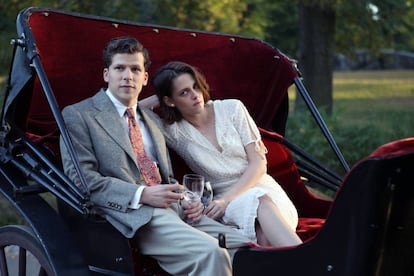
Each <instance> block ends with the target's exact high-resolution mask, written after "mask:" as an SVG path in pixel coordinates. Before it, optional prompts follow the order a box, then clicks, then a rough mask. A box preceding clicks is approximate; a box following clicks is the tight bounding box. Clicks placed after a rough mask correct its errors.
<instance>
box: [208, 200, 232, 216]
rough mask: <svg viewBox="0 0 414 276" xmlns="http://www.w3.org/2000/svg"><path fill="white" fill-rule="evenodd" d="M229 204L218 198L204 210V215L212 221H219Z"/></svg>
mask: <svg viewBox="0 0 414 276" xmlns="http://www.w3.org/2000/svg"><path fill="white" fill-rule="evenodd" d="M227 205H229V202H228V201H226V200H224V199H222V198H220V199H216V200H213V201H212V202H210V204H209V205H208V206H207V208H206V209H205V210H204V214H205V215H206V216H208V217H210V218H212V219H215V220H219V219H221V218H222V217H223V216H224V213H225V212H226V208H227Z"/></svg>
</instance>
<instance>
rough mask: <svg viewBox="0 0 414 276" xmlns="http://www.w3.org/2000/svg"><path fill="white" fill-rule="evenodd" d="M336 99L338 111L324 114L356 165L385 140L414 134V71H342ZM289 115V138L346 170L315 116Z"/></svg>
mask: <svg viewBox="0 0 414 276" xmlns="http://www.w3.org/2000/svg"><path fill="white" fill-rule="evenodd" d="M333 98H334V110H333V114H332V115H331V116H327V115H326V114H322V116H323V118H324V120H325V122H326V123H327V125H328V128H329V130H330V131H331V133H332V135H333V136H334V138H335V141H336V143H337V144H338V147H339V148H340V149H341V151H342V153H343V155H344V158H345V160H346V161H347V162H348V164H349V165H350V166H352V165H354V164H355V163H356V162H357V161H358V160H360V159H362V158H364V157H365V156H367V155H369V154H370V153H371V152H372V151H373V150H375V149H376V148H377V147H378V146H380V145H382V144H385V143H387V142H390V141H393V140H397V139H402V138H406V137H412V136H414V70H407V71H356V72H355V71H354V72H336V73H335V74H334V94H333ZM289 116H290V117H289V121H288V127H287V134H286V137H288V138H289V139H290V140H291V141H293V142H296V143H297V144H299V145H301V146H302V147H303V148H304V149H305V150H306V151H307V152H309V153H311V154H312V155H313V156H315V157H317V159H318V160H320V161H321V162H323V163H324V164H326V165H327V166H328V167H330V168H333V169H334V170H336V171H338V172H340V173H341V174H343V172H344V171H343V169H342V168H341V166H340V164H339V162H337V161H336V160H335V157H334V155H333V154H332V153H331V150H330V148H329V146H325V145H326V142H325V140H324V138H323V136H322V135H321V134H320V131H319V129H318V128H317V127H315V124H314V122H313V119H311V118H309V116H306V115H304V114H302V113H299V112H291V114H290V115H289Z"/></svg>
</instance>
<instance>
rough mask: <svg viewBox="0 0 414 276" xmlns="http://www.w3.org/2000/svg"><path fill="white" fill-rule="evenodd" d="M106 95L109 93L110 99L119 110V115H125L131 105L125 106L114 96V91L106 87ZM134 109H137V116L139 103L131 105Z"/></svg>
mask: <svg viewBox="0 0 414 276" xmlns="http://www.w3.org/2000/svg"><path fill="white" fill-rule="evenodd" d="M105 93H106V95H108V97H109V99H110V100H111V102H112V103H113V104H114V105H115V108H116V111H118V113H119V116H120V117H123V116H124V115H125V111H126V110H127V108H128V107H129V106H125V105H124V104H123V103H121V102H120V101H119V100H118V99H117V98H115V97H114V95H113V94H112V92H111V91H110V90H109V88H108V89H106V91H105ZM131 107H132V108H133V109H134V111H135V116H137V114H136V113H137V112H136V110H137V103H136V104H134V105H133V106H131Z"/></svg>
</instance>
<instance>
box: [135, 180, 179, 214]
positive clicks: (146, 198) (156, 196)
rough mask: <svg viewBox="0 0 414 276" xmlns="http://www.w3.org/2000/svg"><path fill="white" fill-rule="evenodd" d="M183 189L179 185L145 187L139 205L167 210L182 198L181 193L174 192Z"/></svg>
mask: <svg viewBox="0 0 414 276" xmlns="http://www.w3.org/2000/svg"><path fill="white" fill-rule="evenodd" d="M182 189H184V187H183V186H182V185H180V184H162V185H155V186H148V187H145V188H144V190H143V191H142V194H141V200H140V202H139V203H141V204H146V205H150V206H153V207H158V208H168V207H170V206H171V205H172V204H175V203H177V202H178V201H179V200H180V199H181V198H182V193H177V192H176V191H179V190H182Z"/></svg>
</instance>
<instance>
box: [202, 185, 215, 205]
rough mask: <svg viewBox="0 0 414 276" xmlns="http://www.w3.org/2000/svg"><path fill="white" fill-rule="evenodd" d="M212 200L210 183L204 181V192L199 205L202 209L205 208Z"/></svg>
mask: <svg viewBox="0 0 414 276" xmlns="http://www.w3.org/2000/svg"><path fill="white" fill-rule="evenodd" d="M212 200H213V188H212V187H211V183H210V181H204V190H203V194H202V196H201V203H203V205H204V208H206V207H207V206H208V205H209V204H210V202H211V201H212Z"/></svg>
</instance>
